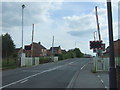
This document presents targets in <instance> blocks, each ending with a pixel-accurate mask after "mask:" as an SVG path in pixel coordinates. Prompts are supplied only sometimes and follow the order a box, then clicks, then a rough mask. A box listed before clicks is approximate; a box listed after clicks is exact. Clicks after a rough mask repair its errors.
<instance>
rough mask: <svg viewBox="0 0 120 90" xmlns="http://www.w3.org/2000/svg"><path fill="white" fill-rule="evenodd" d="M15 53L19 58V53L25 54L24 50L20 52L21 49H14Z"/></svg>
mask: <svg viewBox="0 0 120 90" xmlns="http://www.w3.org/2000/svg"><path fill="white" fill-rule="evenodd" d="M15 52H16V53H17V54H18V57H21V53H24V54H25V50H24V49H23V50H22V47H20V48H16V49H15Z"/></svg>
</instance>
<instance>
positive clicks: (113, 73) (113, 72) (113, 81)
mask: <svg viewBox="0 0 120 90" xmlns="http://www.w3.org/2000/svg"><path fill="white" fill-rule="evenodd" d="M107 14H108V29H109V46H110V54H109V55H110V60H109V62H110V69H109V70H110V71H109V84H110V90H112V89H113V88H117V81H116V68H115V56H114V42H113V27H112V8H111V0H107Z"/></svg>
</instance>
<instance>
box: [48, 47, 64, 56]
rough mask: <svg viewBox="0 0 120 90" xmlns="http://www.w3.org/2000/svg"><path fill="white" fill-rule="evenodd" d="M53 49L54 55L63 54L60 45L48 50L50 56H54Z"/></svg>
mask: <svg viewBox="0 0 120 90" xmlns="http://www.w3.org/2000/svg"><path fill="white" fill-rule="evenodd" d="M52 50H53V54H54V55H59V54H62V50H61V47H60V46H58V47H53V48H52V47H51V48H50V49H49V50H47V54H48V56H52Z"/></svg>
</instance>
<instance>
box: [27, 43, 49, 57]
mask: <svg viewBox="0 0 120 90" xmlns="http://www.w3.org/2000/svg"><path fill="white" fill-rule="evenodd" d="M32 48H33V50H32ZM25 54H26V57H31V56H33V57H40V56H46V55H47V50H46V48H45V47H44V46H43V45H41V43H40V42H38V43H35V42H33V47H32V44H30V45H25Z"/></svg>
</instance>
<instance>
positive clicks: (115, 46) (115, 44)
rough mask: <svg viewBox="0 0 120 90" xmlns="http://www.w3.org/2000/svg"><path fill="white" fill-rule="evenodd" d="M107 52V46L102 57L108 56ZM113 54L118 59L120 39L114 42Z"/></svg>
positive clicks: (108, 48) (108, 49)
mask: <svg viewBox="0 0 120 90" xmlns="http://www.w3.org/2000/svg"><path fill="white" fill-rule="evenodd" d="M109 51H110V47H109V46H108V47H107V48H106V52H105V53H104V56H109ZM114 54H115V56H119V57H120V39H118V40H116V41H114Z"/></svg>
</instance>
